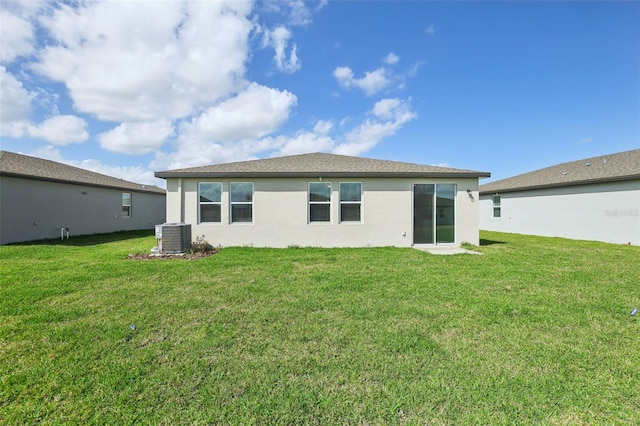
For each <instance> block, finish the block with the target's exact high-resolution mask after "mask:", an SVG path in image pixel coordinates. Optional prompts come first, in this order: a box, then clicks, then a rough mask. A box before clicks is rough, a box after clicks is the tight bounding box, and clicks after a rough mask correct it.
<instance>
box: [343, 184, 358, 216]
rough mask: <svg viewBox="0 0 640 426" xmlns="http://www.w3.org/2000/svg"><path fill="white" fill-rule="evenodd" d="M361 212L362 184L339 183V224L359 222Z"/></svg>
mask: <svg viewBox="0 0 640 426" xmlns="http://www.w3.org/2000/svg"><path fill="white" fill-rule="evenodd" d="M361 210H362V183H360V182H343V183H340V222H360V221H361V216H362V213H361Z"/></svg>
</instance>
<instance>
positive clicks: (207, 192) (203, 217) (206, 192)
mask: <svg viewBox="0 0 640 426" xmlns="http://www.w3.org/2000/svg"><path fill="white" fill-rule="evenodd" d="M198 203H199V208H198V214H199V216H198V217H199V219H198V221H199V223H203V222H213V223H221V222H222V184H221V183H216V182H199V183H198Z"/></svg>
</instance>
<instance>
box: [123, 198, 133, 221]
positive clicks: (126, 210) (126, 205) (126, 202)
mask: <svg viewBox="0 0 640 426" xmlns="http://www.w3.org/2000/svg"><path fill="white" fill-rule="evenodd" d="M122 217H131V193H130V192H123V193H122Z"/></svg>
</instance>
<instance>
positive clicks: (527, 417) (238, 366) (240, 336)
mask: <svg viewBox="0 0 640 426" xmlns="http://www.w3.org/2000/svg"><path fill="white" fill-rule="evenodd" d="M482 238H483V244H482V245H481V247H478V248H475V249H476V250H478V251H481V252H482V253H484V255H483V256H474V255H458V256H434V255H430V254H427V253H424V252H420V251H417V250H412V249H397V248H371V249H313V248H290V249H257V248H225V249H223V250H222V251H221V252H220V253H219V254H217V255H214V256H212V257H209V258H206V259H198V260H191V261H189V260H146V261H140V260H127V259H126V256H127V255H128V254H129V253H135V252H146V251H148V250H149V249H150V248H151V247H152V246H153V245H154V243H155V240H154V239H153V237H152V236H149V235H148V234H144V233H122V234H114V235H111V236H89V237H77V238H72V239H70V240H65V241H64V242H60V241H52V242H49V243H47V244H31V245H11V246H4V247H0V280H1V281H0V424H36V423H38V424H63V423H64V424H114V425H122V424H133V423H141V424H189V425H192V424H243V425H244V424H292V425H293V424H296V425H298V424H354V425H375V424H436V425H439V424H453V423H456V424H458V423H461V424H549V425H562V424H603V423H606V424H634V423H635V422H636V421H637V420H638V419H640V400H639V398H638V394H639V392H640V388H638V383H640V355H639V354H640V351H639V349H640V324H639V323H638V320H637V319H636V318H632V317H630V315H629V313H630V312H631V310H632V309H633V308H634V307H635V306H639V305H640V287H639V284H640V262H639V260H640V248H638V247H631V246H616V245H609V244H604V243H596V242H580V241H571V240H564V239H551V238H541V237H530V236H519V235H511V234H499V233H489V232H486V233H482Z"/></svg>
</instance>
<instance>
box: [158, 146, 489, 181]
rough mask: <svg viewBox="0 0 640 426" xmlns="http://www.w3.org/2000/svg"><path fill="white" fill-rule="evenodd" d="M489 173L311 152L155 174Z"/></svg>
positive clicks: (239, 176)
mask: <svg viewBox="0 0 640 426" xmlns="http://www.w3.org/2000/svg"><path fill="white" fill-rule="evenodd" d="M489 176H491V174H490V173H487V172H478V171H473V170H461V169H452V168H449V167H436V166H425V165H421V164H412V163H402V162H398V161H387V160H374V159H370V158H362V157H352V156H346V155H336V154H325V153H319V152H316V153H313V154H301V155H291V156H287V157H277V158H268V159H263V160H251V161H240V162H236V163H226V164H216V165H211V166H203V167H192V168H187V169H176V170H168V171H163V172H156V177H159V178H174V177H202V178H204V177H207V178H211V177H219V178H222V177H227V178H256V177H489Z"/></svg>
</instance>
